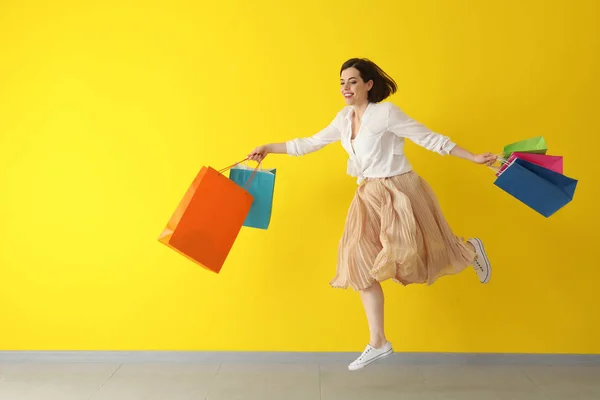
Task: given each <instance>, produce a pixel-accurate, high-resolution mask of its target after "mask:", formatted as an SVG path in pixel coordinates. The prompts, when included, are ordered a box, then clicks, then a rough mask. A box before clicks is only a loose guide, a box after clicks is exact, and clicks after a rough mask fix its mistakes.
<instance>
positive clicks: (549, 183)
mask: <svg viewBox="0 0 600 400" xmlns="http://www.w3.org/2000/svg"><path fill="white" fill-rule="evenodd" d="M577 182H578V181H577V180H576V179H573V178H569V177H568V176H565V175H563V174H560V173H558V172H554V171H552V170H550V169H548V168H544V167H540V166H539V165H536V164H533V163H531V162H529V161H525V160H522V159H519V158H517V159H515V160H514V162H512V163H511V164H510V165H509V166H508V168H506V169H505V170H504V171H503V172H502V173H501V174H500V175H499V176H498V178H497V179H496V181H495V182H494V184H495V185H496V186H498V187H499V188H500V189H502V190H504V191H505V192H507V193H508V194H510V195H512V196H513V197H515V198H516V199H518V200H520V201H521V202H523V203H524V204H526V205H527V206H529V207H530V208H532V209H534V210H535V211H537V212H538V213H540V214H542V215H543V216H545V217H546V218H548V217H550V216H551V215H552V214H554V213H555V212H557V211H558V210H560V209H561V208H563V207H564V206H565V205H567V204H568V203H569V202H570V201H571V200H573V196H574V195H575V189H576V187H577Z"/></svg>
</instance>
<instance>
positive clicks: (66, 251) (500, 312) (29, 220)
mask: <svg viewBox="0 0 600 400" xmlns="http://www.w3.org/2000/svg"><path fill="white" fill-rule="evenodd" d="M84 3H86V2H81V1H52V2H51V1H41V0H37V1H22V0H19V1H17V0H8V1H7V0H4V1H2V2H1V3H0V183H1V197H0V223H1V224H2V225H1V230H0V232H1V233H0V246H1V251H0V324H1V325H0V349H38V350H39V349H73V350H77V349H99V350H102V349H117V350H118V349H166V350H180V349H185V350H188V349H189V350H284V351H289V350H293V351H295V350H297V351H358V350H360V349H361V348H362V347H363V346H364V344H365V341H366V340H367V327H366V322H365V320H364V316H363V311H362V306H361V304H360V301H359V297H358V295H357V294H356V293H354V292H353V291H351V290H348V291H341V290H334V289H330V288H329V286H328V282H329V280H330V279H331V278H332V277H333V275H334V272H335V262H336V249H337V242H338V240H339V237H340V235H341V232H342V228H343V222H344V219H345V215H346V211H347V207H348V205H349V203H350V200H351V198H352V195H353V191H354V190H355V188H356V186H355V182H354V180H353V179H352V178H350V177H348V176H346V175H345V168H346V165H345V160H346V155H345V154H344V152H343V150H342V148H341V146H339V145H333V146H331V147H329V148H327V149H325V150H323V151H322V152H319V153H317V154H314V155H311V156H308V157H306V158H304V159H294V158H290V157H286V156H280V157H271V158H270V159H268V162H267V164H266V165H267V166H268V167H276V168H277V169H278V173H277V186H276V198H275V204H274V212H273V220H272V226H271V228H270V229H269V230H268V231H266V232H265V231H256V230H248V229H244V230H243V232H242V233H241V235H240V236H239V238H238V241H237V242H236V244H235V247H234V249H233V251H232V253H231V255H230V258H229V260H228V262H227V264H226V265H225V267H224V269H223V271H222V273H221V274H220V275H215V274H212V273H209V272H207V271H205V270H203V269H201V268H199V267H198V266H196V265H194V264H192V263H191V262H189V261H188V260H187V259H185V258H184V257H181V256H180V255H178V254H176V253H175V252H173V251H172V250H170V249H168V248H167V247H166V246H164V245H162V244H160V243H159V242H158V241H157V240H156V239H157V237H158V235H159V233H160V232H161V230H162V229H163V227H164V225H165V223H166V221H167V220H168V218H169V217H170V215H171V212H172V211H173V209H174V207H175V206H176V205H177V203H178V202H179V200H180V198H181V196H182V195H183V193H184V192H185V190H186V188H187V185H188V184H189V183H190V182H191V180H192V179H193V177H194V175H195V174H196V173H197V171H198V170H199V169H200V168H201V167H202V166H203V165H211V166H213V167H224V166H226V165H229V164H230V163H232V162H234V161H237V160H239V159H241V158H243V157H244V155H245V154H246V153H247V152H248V151H249V150H250V149H252V148H253V147H254V146H255V145H258V144H262V143H263V142H267V141H283V140H286V139H291V138H294V137H297V136H303V135H310V134H312V133H314V132H316V131H317V130H319V129H321V128H322V127H324V126H325V125H326V124H327V123H329V121H330V120H331V119H332V118H333V116H334V115H335V113H336V112H337V111H338V110H339V109H340V108H341V107H342V106H343V102H342V99H341V96H339V94H338V68H339V66H340V64H341V63H342V62H343V61H344V60H346V59H347V58H349V57H353V56H367V57H370V58H372V59H373V60H375V61H376V62H378V63H379V64H380V65H381V66H382V67H383V68H384V69H385V70H386V71H387V72H389V73H390V74H391V75H392V76H393V77H395V79H396V80H397V81H398V83H399V86H400V90H399V93H398V94H397V95H395V96H394V97H393V99H392V100H393V101H394V102H395V103H396V104H398V105H399V106H401V107H402V108H404V109H405V111H407V112H408V113H409V114H411V115H412V116H414V117H415V118H417V119H418V120H420V121H422V122H424V123H426V124H427V125H429V126H430V127H432V128H434V129H436V130H438V131H441V132H443V133H445V134H448V135H450V136H451V137H452V138H453V139H454V140H455V141H457V142H458V143H460V144H461V145H463V146H465V147H467V148H469V149H472V150H473V151H496V152H499V151H500V150H501V149H502V146H503V145H504V144H506V143H509V142H512V141H515V140H519V139H523V138H527V137H532V136H536V135H544V136H545V137H546V139H547V140H548V142H549V144H550V148H551V151H550V153H552V154H560V155H564V156H565V158H566V159H565V167H566V172H567V173H568V174H569V175H571V176H574V177H576V178H579V179H580V186H579V188H578V190H577V193H576V199H575V201H574V202H573V203H572V204H570V205H569V206H567V207H566V208H565V209H563V210H562V211H560V212H559V213H558V214H556V215H555V216H553V217H552V218H550V219H548V220H546V219H544V218H542V217H540V216H539V215H537V214H536V213H535V212H533V211H531V210H529V209H528V208H526V207H525V206H523V205H522V204H521V203H519V202H518V201H516V200H514V199H513V198H511V197H510V196H508V195H507V194H505V193H504V192H502V191H500V190H499V189H497V188H496V187H494V186H493V174H492V173H491V172H490V171H489V170H488V169H486V168H483V167H477V166H474V165H470V164H469V163H467V162H464V161H461V160H458V159H452V158H443V157H440V156H438V155H436V154H434V153H430V152H427V151H426V150H423V149H421V148H418V147H417V146H415V145H412V144H411V145H410V146H409V149H408V152H409V156H410V157H411V160H412V162H413V164H414V165H415V168H416V169H417V170H418V172H420V173H421V174H422V175H423V176H424V177H425V178H426V179H427V180H428V181H429V182H430V183H431V185H432V186H433V187H434V188H435V190H436V192H437V193H438V196H439V198H440V200H441V202H442V204H443V209H444V211H445V212H446V213H447V217H448V219H449V221H450V222H451V224H452V226H453V227H454V229H455V231H456V233H457V234H459V235H464V236H469V235H479V236H481V237H482V238H483V239H485V241H486V244H487V247H488V250H489V253H490V256H491V257H492V259H493V261H494V267H495V269H494V276H493V279H492V282H491V283H490V284H489V285H487V286H485V285H480V284H479V283H478V282H477V280H476V277H475V275H474V273H472V272H471V271H468V272H465V273H464V274H461V275H460V276H456V277H450V278H446V279H443V280H442V281H439V282H438V283H436V284H435V285H434V286H431V287H425V286H414V287H407V288H403V287H401V286H399V285H396V284H393V283H386V285H385V288H386V293H387V310H386V313H387V323H388V331H389V333H388V334H389V337H390V340H391V341H392V342H393V343H394V344H395V347H396V348H397V350H398V351H458V352H559V353H560V352H570V353H575V352H576V353H600V341H598V337H600V318H598V310H599V309H600V301H599V300H598V282H600V261H599V260H598V255H599V253H600V250H599V247H598V244H597V242H598V240H597V239H596V238H594V237H593V236H592V235H595V234H597V229H596V228H597V226H598V224H599V223H600V218H599V217H598V209H597V207H595V206H594V204H595V203H597V201H598V194H599V193H598V187H599V186H598V175H599V174H600V169H599V167H598V163H599V161H598V156H597V149H598V148H599V145H600V143H599V139H598V133H599V132H598V117H597V115H596V114H597V113H598V105H599V100H600V98H599V93H600V80H599V79H598V75H597V71H598V70H600V59H599V56H598V49H599V48H600V39H599V38H600V28H598V24H597V21H596V19H595V16H596V15H598V12H600V7H599V6H598V3H597V2H596V1H594V0H589V1H584V0H579V1H573V0H558V1H555V3H554V5H550V3H549V2H547V1H543V0H537V1H527V2H523V4H520V3H522V1H521V0H502V1H500V0H494V1H483V0H482V1H468V0H452V1H450V0H447V1H444V0H422V1H419V2H417V1H401V2H398V1H393V0H388V1H377V2H373V5H372V6H367V5H366V3H365V2H364V1H348V0H345V1H341V0H335V1H328V2H325V4H321V1H320V0H308V1H303V2H299V3H297V4H296V5H286V4H287V3H286V2H280V1H278V2H276V1H265V0H260V1H243V0H231V1H218V2H214V1H211V2H202V3H200V2H195V1H178V0H176V1H169V2H162V1H150V2H141V1H140V2H134V1H121V0H119V1H116V0H113V1H104V2H94V3H102V4H103V5H90V4H84ZM485 203H489V205H484V204H485Z"/></svg>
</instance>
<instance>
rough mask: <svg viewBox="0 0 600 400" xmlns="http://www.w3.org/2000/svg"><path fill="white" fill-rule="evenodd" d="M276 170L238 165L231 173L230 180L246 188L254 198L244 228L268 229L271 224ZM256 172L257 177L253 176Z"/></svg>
mask: <svg viewBox="0 0 600 400" xmlns="http://www.w3.org/2000/svg"><path fill="white" fill-rule="evenodd" d="M275 171H276V170H275V169H269V170H264V169H257V170H255V169H254V168H249V167H246V166H243V165H238V166H236V167H234V168H232V169H231V170H230V171H229V179H231V180H232V181H233V182H235V183H236V184H238V185H239V186H241V187H243V188H245V189H246V190H247V191H248V192H249V193H250V194H251V195H252V197H254V202H253V203H252V207H251V208H250V212H249V213H248V216H247V217H246V220H245V221H244V226H246V227H250V228H257V229H267V228H268V227H269V223H270V222H271V210H272V209H273V194H274V192H275ZM255 172H256V175H255V176H254V177H252V175H253V174H254V173H255Z"/></svg>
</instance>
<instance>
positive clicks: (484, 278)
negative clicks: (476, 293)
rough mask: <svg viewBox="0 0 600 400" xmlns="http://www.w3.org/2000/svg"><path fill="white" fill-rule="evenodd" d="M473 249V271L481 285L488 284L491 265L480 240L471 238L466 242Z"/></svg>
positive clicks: (490, 275)
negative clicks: (474, 254)
mask: <svg viewBox="0 0 600 400" xmlns="http://www.w3.org/2000/svg"><path fill="white" fill-rule="evenodd" d="M468 242H469V243H471V244H472V245H473V246H474V247H475V252H476V253H477V258H475V261H474V262H473V269H474V270H475V272H476V273H477V277H478V278H479V281H480V282H481V283H488V282H489V281H490V278H491V277H492V265H491V264H490V260H489V258H488V256H487V254H486V252H485V248H484V247H483V242H482V241H481V239H477V238H473V239H469V240H468Z"/></svg>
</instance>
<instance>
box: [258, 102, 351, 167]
mask: <svg viewBox="0 0 600 400" xmlns="http://www.w3.org/2000/svg"><path fill="white" fill-rule="evenodd" d="M339 122H340V114H338V115H337V116H336V117H335V119H334V120H333V121H331V123H330V124H329V126H327V127H326V128H325V129H323V130H322V131H320V132H319V133H317V134H316V135H313V136H311V137H306V138H300V139H294V140H290V141H289V142H285V143H271V144H267V145H264V146H260V147H257V148H256V149H254V150H253V151H252V152H251V153H250V154H249V155H248V159H249V160H254V161H258V162H262V160H264V159H265V157H266V156H267V155H269V154H288V155H290V156H297V157H298V156H304V155H306V154H309V153H313V152H315V151H317V150H320V149H322V148H323V147H325V146H327V145H328V144H330V143H333V142H336V141H338V140H340V139H341V138H342V134H341V130H340V128H339Z"/></svg>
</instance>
